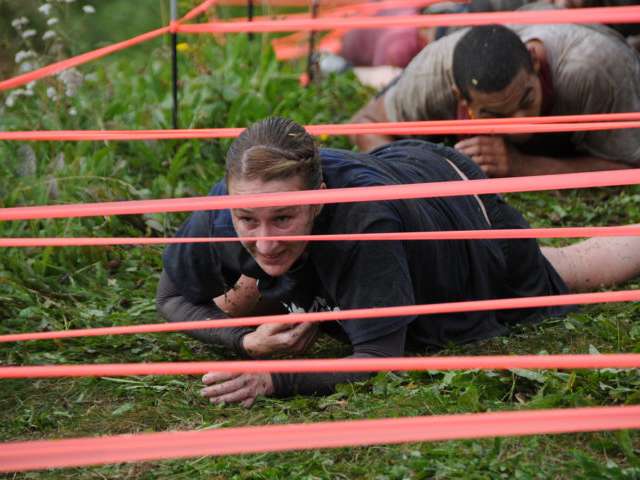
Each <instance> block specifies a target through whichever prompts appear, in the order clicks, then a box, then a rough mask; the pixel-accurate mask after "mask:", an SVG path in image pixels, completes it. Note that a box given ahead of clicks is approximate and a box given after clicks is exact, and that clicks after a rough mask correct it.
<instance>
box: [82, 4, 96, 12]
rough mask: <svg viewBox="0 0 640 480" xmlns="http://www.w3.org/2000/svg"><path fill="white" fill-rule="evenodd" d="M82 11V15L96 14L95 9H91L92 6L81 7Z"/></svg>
mask: <svg viewBox="0 0 640 480" xmlns="http://www.w3.org/2000/svg"><path fill="white" fill-rule="evenodd" d="M82 11H83V12H84V13H96V9H95V8H93V6H92V5H84V6H83V7H82Z"/></svg>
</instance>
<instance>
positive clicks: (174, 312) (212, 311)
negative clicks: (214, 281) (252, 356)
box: [156, 271, 254, 356]
mask: <svg viewBox="0 0 640 480" xmlns="http://www.w3.org/2000/svg"><path fill="white" fill-rule="evenodd" d="M156 305H157V308H158V312H159V313H160V315H162V317H163V318H164V319H165V320H167V321H168V322H187V321H197V320H212V319H218V318H219V319H223V318H228V317H227V315H225V314H224V313H223V312H222V311H221V310H220V309H219V308H218V307H217V306H216V305H215V303H213V301H211V302H210V303H206V304H198V305H196V304H193V303H191V302H190V301H189V300H188V299H186V298H185V297H183V296H182V295H181V294H180V292H179V291H178V290H177V288H176V287H175V286H174V285H173V282H171V279H170V278H169V276H168V275H167V274H166V272H164V271H163V272H162V274H161V275H160V281H159V282H158V289H157V292H156ZM253 330H254V329H252V328H248V327H235V328H206V329H199V330H189V331H187V332H186V333H187V334H188V335H190V336H192V337H193V338H195V339H197V340H199V341H201V342H203V343H206V344H210V345H218V346H221V347H224V348H225V349H227V350H231V351H233V352H234V353H236V354H239V355H241V356H246V352H245V351H244V348H243V347H242V339H243V337H244V336H245V335H246V334H248V333H250V332H252V331H253Z"/></svg>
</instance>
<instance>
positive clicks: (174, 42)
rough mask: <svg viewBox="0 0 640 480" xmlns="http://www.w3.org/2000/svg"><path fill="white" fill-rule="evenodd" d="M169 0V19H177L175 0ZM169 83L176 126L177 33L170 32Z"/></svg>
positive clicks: (175, 127) (174, 126) (175, 124)
mask: <svg viewBox="0 0 640 480" xmlns="http://www.w3.org/2000/svg"><path fill="white" fill-rule="evenodd" d="M170 1H171V21H172V22H175V21H176V20H177V19H178V6H177V5H176V1H177V0H170ZM171 84H172V94H173V128H174V129H177V128H178V34H177V33H176V32H172V33H171Z"/></svg>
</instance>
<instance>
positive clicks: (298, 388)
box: [271, 327, 407, 397]
mask: <svg viewBox="0 0 640 480" xmlns="http://www.w3.org/2000/svg"><path fill="white" fill-rule="evenodd" d="M406 333H407V329H406V327H403V328H401V329H400V330H397V331H395V332H393V333H391V334H389V335H386V336H384V337H380V338H376V339H375V340H372V341H370V342H366V343H362V344H359V345H356V346H355V347H354V351H353V354H352V355H351V356H349V357H347V358H346V359H345V362H347V361H349V360H348V359H350V358H380V357H401V356H402V355H403V354H404V345H405V339H406ZM374 374H375V372H327V373H272V374H271V381H272V383H273V387H274V393H273V394H274V395H275V396H277V397H291V396H293V395H328V394H330V393H333V392H334V391H335V387H336V385H338V384H341V383H352V382H361V381H364V380H367V379H368V378H370V377H371V376H373V375H374Z"/></svg>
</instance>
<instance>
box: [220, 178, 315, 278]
mask: <svg viewBox="0 0 640 480" xmlns="http://www.w3.org/2000/svg"><path fill="white" fill-rule="evenodd" d="M295 190H304V183H303V181H302V179H301V178H300V177H291V178H287V179H283V180H270V181H266V182H265V181H262V180H244V179H233V180H231V181H230V182H229V194H230V195H250V194H256V193H275V192H290V191H295ZM320 208H321V207H320V206H319V205H296V206H290V207H263V208H234V209H232V210H231V219H232V221H233V226H234V228H235V230H236V233H237V234H238V236H239V237H273V236H281V235H309V234H310V233H311V230H312V228H313V221H314V219H315V217H316V215H317V213H318V212H319V211H320ZM242 245H243V246H244V248H246V249H247V251H248V252H249V253H250V254H251V256H252V257H253V258H254V260H255V261H256V263H257V264H258V265H260V268H262V270H264V272H265V273H266V274H268V275H270V276H272V277H278V276H280V275H284V274H285V273H287V271H289V269H290V268H291V266H292V265H293V264H294V263H295V262H296V260H298V258H300V256H301V255H302V253H303V252H304V250H305V248H306V245H307V242H280V241H272V240H256V241H247V242H242Z"/></svg>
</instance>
